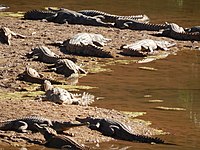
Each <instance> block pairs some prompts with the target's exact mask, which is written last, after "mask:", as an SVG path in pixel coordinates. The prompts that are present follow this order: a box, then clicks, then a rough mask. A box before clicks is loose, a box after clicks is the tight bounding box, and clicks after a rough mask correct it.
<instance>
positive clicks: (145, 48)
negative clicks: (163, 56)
mask: <svg viewBox="0 0 200 150" xmlns="http://www.w3.org/2000/svg"><path fill="white" fill-rule="evenodd" d="M175 45H176V44H175V43H170V42H168V41H156V40H151V39H144V40H139V41H136V42H134V43H132V44H126V45H122V46H121V47H120V49H122V50H123V51H122V54H124V55H128V56H138V57H144V56H147V55H149V54H153V53H154V50H169V48H170V47H172V46H175Z"/></svg>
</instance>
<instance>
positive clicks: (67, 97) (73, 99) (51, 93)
mask: <svg viewBox="0 0 200 150" xmlns="http://www.w3.org/2000/svg"><path fill="white" fill-rule="evenodd" d="M44 90H45V96H44V98H43V99H44V100H48V101H52V102H55V103H58V104H68V105H70V104H76V105H82V106H88V105H89V104H91V103H92V102H94V95H91V94H89V93H85V92H84V93H83V94H72V93H70V92H68V91H67V90H65V89H62V88H58V87H57V88H55V87H53V85H52V84H51V82H50V81H48V80H45V82H44Z"/></svg>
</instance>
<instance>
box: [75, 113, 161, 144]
mask: <svg viewBox="0 0 200 150" xmlns="http://www.w3.org/2000/svg"><path fill="white" fill-rule="evenodd" d="M76 120H77V121H80V122H81V123H83V122H89V123H90V126H89V128H90V129H92V130H97V131H99V132H101V133H102V134H103V135H106V136H110V137H113V138H116V139H120V140H126V141H138V142H142V143H157V144H163V143H164V141H163V140H161V139H159V138H152V137H147V136H143V135H135V134H133V133H132V132H131V131H130V129H129V128H128V127H127V126H126V125H124V124H122V123H120V122H118V121H114V120H111V119H101V118H92V117H86V118H76Z"/></svg>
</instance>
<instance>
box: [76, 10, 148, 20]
mask: <svg viewBox="0 0 200 150" xmlns="http://www.w3.org/2000/svg"><path fill="white" fill-rule="evenodd" d="M78 12H79V13H81V14H83V15H86V16H91V17H100V18H101V19H102V20H103V21H105V22H114V23H115V22H116V20H117V19H127V20H137V21H139V22H149V17H148V16H146V15H131V16H120V15H113V14H109V13H106V12H103V11H98V10H80V11H78Z"/></svg>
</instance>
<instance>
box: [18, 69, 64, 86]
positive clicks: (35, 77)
mask: <svg viewBox="0 0 200 150" xmlns="http://www.w3.org/2000/svg"><path fill="white" fill-rule="evenodd" d="M18 80H23V81H27V82H32V83H38V84H43V83H44V81H45V80H49V81H50V82H51V83H53V84H63V83H62V82H59V81H55V80H51V79H47V78H44V77H42V75H40V74H39V73H38V72H37V71H36V70H35V69H33V68H30V67H27V68H26V70H25V71H24V72H23V73H22V74H20V75H18Z"/></svg>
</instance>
